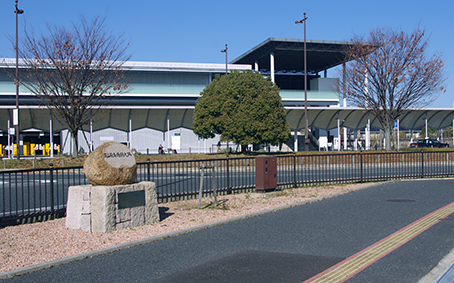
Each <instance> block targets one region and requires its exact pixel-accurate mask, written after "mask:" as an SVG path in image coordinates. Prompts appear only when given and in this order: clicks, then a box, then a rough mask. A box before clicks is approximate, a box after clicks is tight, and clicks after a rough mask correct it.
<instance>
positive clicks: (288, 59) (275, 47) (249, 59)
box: [231, 37, 351, 73]
mask: <svg viewBox="0 0 454 283" xmlns="http://www.w3.org/2000/svg"><path fill="white" fill-rule="evenodd" d="M348 45H351V43H350V42H348V41H327V40H306V54H307V70H308V73H310V72H312V73H317V72H320V71H324V70H327V69H329V68H332V67H335V66H337V65H339V64H342V63H344V62H346V60H345V56H344V55H343V50H344V48H345V47H346V46H348ZM270 53H274V61H275V63H274V64H275V69H276V70H277V71H280V70H286V71H291V70H295V71H300V70H304V40H303V39H292V38H274V37H270V38H268V39H267V40H265V41H263V42H262V43H260V44H259V45H257V46H255V47H253V48H252V49H250V50H248V51H247V52H246V53H244V54H243V55H241V56H239V57H238V58H236V59H234V60H232V62H231V63H232V64H251V65H253V64H254V63H255V62H257V63H258V65H259V69H265V70H270Z"/></svg>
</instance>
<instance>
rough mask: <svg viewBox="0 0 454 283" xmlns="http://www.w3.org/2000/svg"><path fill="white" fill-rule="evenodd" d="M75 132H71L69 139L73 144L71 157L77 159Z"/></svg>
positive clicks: (77, 148) (77, 147) (77, 146)
mask: <svg viewBox="0 0 454 283" xmlns="http://www.w3.org/2000/svg"><path fill="white" fill-rule="evenodd" d="M77 132H78V131H77V130H76V131H75V132H71V138H72V143H73V148H72V153H71V156H72V157H74V158H75V157H77V153H78V150H79V145H78V142H77Z"/></svg>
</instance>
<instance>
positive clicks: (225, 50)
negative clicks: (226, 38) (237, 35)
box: [221, 43, 229, 75]
mask: <svg viewBox="0 0 454 283" xmlns="http://www.w3.org/2000/svg"><path fill="white" fill-rule="evenodd" d="M221 52H224V53H225V74H226V75H227V73H228V72H229V69H228V65H227V43H226V44H225V49H222V50H221Z"/></svg>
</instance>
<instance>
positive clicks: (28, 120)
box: [0, 106, 454, 132]
mask: <svg viewBox="0 0 454 283" xmlns="http://www.w3.org/2000/svg"><path fill="white" fill-rule="evenodd" d="M286 111H287V115H286V117H287V121H288V122H289V124H290V128H291V129H292V130H298V131H300V130H302V129H304V107H286ZM0 116H1V117H4V119H1V120H0V130H3V131H5V132H6V131H7V120H8V119H11V117H12V108H1V109H0ZM193 116H194V107H147V106H144V107H138V106H137V107H132V108H131V107H118V106H117V107H115V106H114V107H111V108H108V109H104V110H102V111H100V112H98V114H96V116H95V117H93V131H98V130H102V129H106V128H113V129H118V130H121V131H126V132H127V131H129V130H131V131H135V130H139V129H143V128H150V129H155V130H158V131H161V132H165V131H166V130H167V117H169V125H170V129H171V130H172V129H178V128H187V129H190V128H191V126H192V120H193ZM19 117H20V127H21V131H23V130H27V129H40V130H43V131H49V120H50V111H49V109H47V108H40V107H32V106H22V107H21V108H20V115H19ZM129 117H131V126H132V128H131V129H129ZM369 118H370V123H371V127H374V128H381V125H380V123H379V122H378V120H377V119H376V118H375V116H373V115H372V114H371V113H370V112H368V111H366V110H364V109H361V108H355V107H347V108H343V107H338V108H337V107H309V108H308V121H309V126H310V127H316V128H320V129H324V130H332V129H335V128H337V119H339V120H340V123H339V124H340V126H341V127H347V128H350V129H355V130H358V129H363V128H365V127H366V125H367V121H368V119H369ZM426 119H427V122H428V126H429V127H430V128H433V129H443V128H446V127H449V126H452V125H453V119H454V109H452V108H451V109H449V108H442V109H436V108H428V109H409V110H406V111H405V112H404V114H403V115H402V116H401V117H399V123H400V127H401V128H402V129H421V128H423V127H425V120H426ZM52 127H53V131H56V132H57V131H61V130H64V129H66V128H65V126H63V125H62V124H61V123H59V122H58V120H57V119H53V123H52ZM89 129H90V126H89V125H88V124H87V125H85V126H84V130H86V131H89Z"/></svg>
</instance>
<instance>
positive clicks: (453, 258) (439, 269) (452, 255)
mask: <svg viewBox="0 0 454 283" xmlns="http://www.w3.org/2000/svg"><path fill="white" fill-rule="evenodd" d="M453 264H454V249H452V250H451V251H450V252H449V253H448V254H447V255H446V256H445V257H444V258H443V259H442V260H441V261H440V262H439V263H438V264H437V265H436V266H435V267H434V268H433V269H432V270H431V271H430V272H429V273H428V274H427V275H426V276H424V277H423V278H421V280H419V281H418V283H433V282H438V280H440V279H441V277H442V276H443V275H444V274H445V273H446V272H447V271H448V270H449V269H450V268H451V266H452V265H453Z"/></svg>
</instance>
